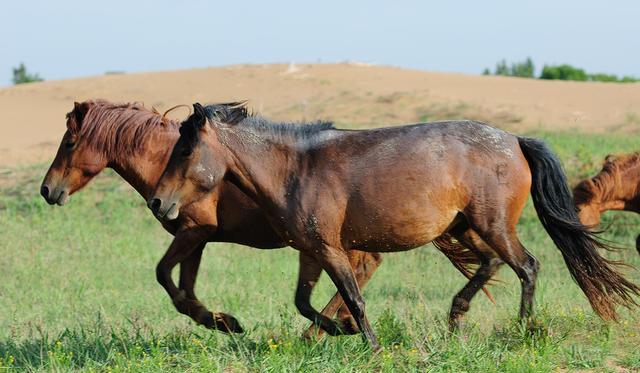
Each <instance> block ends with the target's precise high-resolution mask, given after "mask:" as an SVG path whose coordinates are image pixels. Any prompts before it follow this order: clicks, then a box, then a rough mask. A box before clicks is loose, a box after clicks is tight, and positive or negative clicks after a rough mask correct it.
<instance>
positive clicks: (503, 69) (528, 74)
mask: <svg viewBox="0 0 640 373" xmlns="http://www.w3.org/2000/svg"><path fill="white" fill-rule="evenodd" d="M534 72H535V66H534V65H533V60H532V59H531V57H527V59H526V60H524V61H523V62H517V63H512V64H511V66H509V65H508V64H507V61H506V60H504V59H503V60H502V61H498V63H496V69H495V71H494V75H503V76H517V77H521V78H533V77H534ZM482 74H483V75H491V71H489V69H484V71H483V72H482Z"/></svg>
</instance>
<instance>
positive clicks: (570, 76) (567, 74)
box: [540, 64, 589, 81]
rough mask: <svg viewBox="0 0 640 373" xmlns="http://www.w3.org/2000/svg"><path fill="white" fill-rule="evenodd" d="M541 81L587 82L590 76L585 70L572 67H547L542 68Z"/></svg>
mask: <svg viewBox="0 0 640 373" xmlns="http://www.w3.org/2000/svg"><path fill="white" fill-rule="evenodd" d="M540 79H550V80H577V81H586V80H588V79H589V76H588V75H587V73H586V72H585V71H584V70H583V69H579V68H577V67H573V66H571V65H567V64H564V65H557V66H547V65H545V66H544V67H543V68H542V74H541V75H540Z"/></svg>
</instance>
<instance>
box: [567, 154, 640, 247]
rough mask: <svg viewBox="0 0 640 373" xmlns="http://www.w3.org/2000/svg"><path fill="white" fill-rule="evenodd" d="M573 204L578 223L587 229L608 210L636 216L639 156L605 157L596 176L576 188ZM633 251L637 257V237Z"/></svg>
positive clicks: (639, 198) (639, 206)
mask: <svg viewBox="0 0 640 373" xmlns="http://www.w3.org/2000/svg"><path fill="white" fill-rule="evenodd" d="M573 200H574V202H575V204H576V207H577V208H578V216H579V217H580V221H582V223H583V224H585V225H587V226H590V227H595V226H597V225H598V224H600V216H601V215H602V213H604V212H605V211H608V210H620V211H631V212H636V213H640V152H635V153H631V154H622V155H608V156H607V157H606V158H605V160H604V164H603V165H602V170H600V172H598V174H597V175H595V176H594V177H592V178H589V179H585V180H582V181H581V182H580V183H578V185H576V187H575V188H574V189H573ZM636 249H637V250H638V253H640V235H638V237H637V238H636Z"/></svg>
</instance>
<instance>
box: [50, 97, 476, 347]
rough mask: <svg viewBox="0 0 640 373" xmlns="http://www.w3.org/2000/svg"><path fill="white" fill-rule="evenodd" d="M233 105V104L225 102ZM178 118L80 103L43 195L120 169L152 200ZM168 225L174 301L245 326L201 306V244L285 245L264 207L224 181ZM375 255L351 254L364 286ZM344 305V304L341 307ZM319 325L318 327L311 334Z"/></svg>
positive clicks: (63, 196) (167, 268)
mask: <svg viewBox="0 0 640 373" xmlns="http://www.w3.org/2000/svg"><path fill="white" fill-rule="evenodd" d="M220 106H221V107H232V106H233V104H221V105H220ZM178 129H179V121H175V120H169V119H167V118H166V117H165V116H163V115H160V114H159V113H157V112H156V111H155V110H149V109H147V108H145V107H144V106H142V105H140V104H114V103H110V102H107V101H102V100H98V101H86V102H82V103H76V104H75V106H74V109H73V110H72V111H71V112H70V113H68V114H67V132H66V133H65V134H64V136H63V138H62V141H61V143H60V146H59V149H58V152H57V154H56V157H55V159H54V161H53V163H52V164H51V166H50V168H49V171H48V172H47V175H46V177H45V178H44V181H43V183H42V187H41V194H42V196H43V197H44V198H45V199H46V200H47V202H49V203H50V204H58V205H63V204H64V203H65V202H66V201H67V198H68V196H69V195H71V194H73V193H74V192H76V191H78V190H80V189H81V188H83V187H84V186H85V185H86V184H87V183H88V182H89V181H90V180H91V179H92V178H93V177H95V176H96V175H98V174H99V173H100V172H101V171H102V170H103V169H104V168H105V167H110V168H112V169H114V170H115V171H116V172H117V173H118V174H119V175H120V176H121V177H122V178H124V179H125V180H126V181H127V182H128V183H129V184H131V186H133V187H134V188H135V190H136V191H137V192H138V193H139V194H140V195H141V196H142V197H143V198H144V199H145V200H147V199H148V198H149V197H150V196H151V193H152V191H153V190H154V188H155V184H156V182H157V181H158V179H159V178H160V175H161V174H162V172H163V170H164V168H165V165H166V163H167V161H168V159H169V155H170V152H171V149H172V148H173V145H174V144H175V142H176V141H177V140H178V137H179V132H178ZM162 225H163V227H164V228H165V229H166V230H167V231H168V232H169V233H171V234H172V235H174V236H175V238H174V240H173V242H172V243H171V246H170V247H169V249H168V250H167V253H166V254H165V256H164V257H163V259H162V260H161V261H160V263H159V264H158V267H157V277H158V281H159V282H160V284H161V285H162V286H163V287H164V288H165V289H166V291H167V292H168V293H169V295H170V297H171V299H172V300H173V303H174V305H175V307H176V308H177V309H178V311H180V312H181V313H183V314H186V315H188V316H190V317H191V318H192V319H193V320H194V321H196V322H197V323H199V324H202V325H204V326H206V327H208V328H214V329H218V330H221V331H224V332H240V331H242V329H241V327H240V324H239V323H238V322H237V320H236V319H235V318H234V317H233V316H231V315H227V314H224V313H219V312H216V313H212V312H210V311H209V310H207V308H206V307H205V306H204V305H203V304H201V303H200V302H199V301H198V299H197V297H196V295H195V292H194V285H195V280H196V276H197V273H198V267H199V264H200V259H201V255H202V250H203V248H204V246H205V244H206V243H207V242H233V243H239V244H243V245H248V246H252V247H256V248H261V249H271V248H281V247H284V246H285V245H286V242H284V240H283V239H281V238H280V237H279V236H278V235H277V234H276V233H275V232H274V231H273V229H272V228H271V227H270V226H269V223H268V222H267V219H266V217H265V215H264V213H263V212H262V211H261V210H260V209H259V208H258V206H257V205H256V204H255V203H254V202H253V201H252V200H251V199H249V197H247V196H246V195H245V194H244V193H242V192H241V191H240V189H238V188H237V187H236V186H235V185H234V184H233V183H230V182H224V183H221V184H220V185H219V187H217V188H214V189H213V190H211V192H210V193H207V195H205V196H203V198H201V199H200V200H199V201H196V202H194V203H192V204H189V206H184V208H183V209H182V211H181V214H180V216H179V218H178V219H176V220H174V221H171V222H169V221H163V222H162ZM450 241H451V240H450V237H442V238H441V239H440V241H439V242H440V245H441V246H443V249H442V251H443V252H444V253H445V255H447V257H448V258H449V259H450V260H451V261H452V262H453V263H454V265H456V268H458V269H459V270H461V271H462V272H463V273H464V274H466V275H467V276H468V273H469V270H470V268H471V265H472V264H473V263H474V260H475V262H477V259H475V258H474V257H473V255H471V256H470V255H469V254H470V252H469V251H468V250H466V251H465V249H464V248H462V249H460V247H458V246H456V244H455V243H454V244H452V245H451V246H447V243H450ZM381 260H382V258H381V257H380V255H379V254H376V253H373V254H372V253H365V252H361V251H353V252H352V253H351V255H350V257H349V261H350V263H352V265H353V269H354V271H355V272H356V275H357V278H358V282H359V283H360V285H361V286H363V285H364V284H365V283H366V282H367V281H368V279H369V278H370V277H371V275H372V274H373V272H374V271H375V269H376V268H377V267H378V265H379V264H380V262H381ZM178 263H180V282H179V286H178V287H176V285H175V284H174V282H173V280H172V279H171V271H172V268H173V267H174V266H176V265H177V264H178ZM341 305H342V307H341ZM339 307H341V309H340V320H341V323H342V324H343V325H344V326H345V327H346V326H349V325H351V324H353V323H354V321H353V320H352V318H351V314H350V312H349V311H348V309H347V308H346V307H345V306H344V304H343V302H342V298H341V297H340V296H339V295H338V294H336V296H334V297H333V298H332V299H331V301H330V302H329V303H328V304H327V306H326V307H325V309H324V310H323V314H324V315H327V316H328V317H331V316H333V314H334V313H335V312H336V311H337V310H338V308H339ZM316 333H318V334H319V333H320V331H316V330H315V327H311V328H310V329H309V330H308V331H307V333H306V335H307V337H311V336H313V335H315V334H316Z"/></svg>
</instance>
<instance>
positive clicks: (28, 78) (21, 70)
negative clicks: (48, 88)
mask: <svg viewBox="0 0 640 373" xmlns="http://www.w3.org/2000/svg"><path fill="white" fill-rule="evenodd" d="M12 80H13V84H23V83H32V82H41V81H43V80H44V79H42V78H41V77H40V75H38V74H31V73H28V72H27V68H26V66H24V63H20V66H18V67H14V68H13V79H12Z"/></svg>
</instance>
